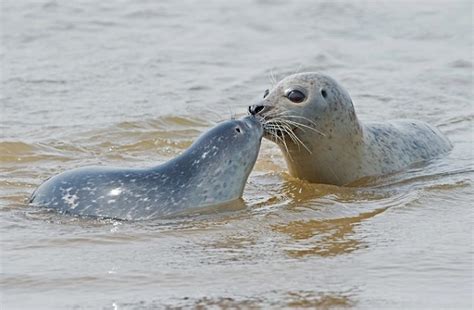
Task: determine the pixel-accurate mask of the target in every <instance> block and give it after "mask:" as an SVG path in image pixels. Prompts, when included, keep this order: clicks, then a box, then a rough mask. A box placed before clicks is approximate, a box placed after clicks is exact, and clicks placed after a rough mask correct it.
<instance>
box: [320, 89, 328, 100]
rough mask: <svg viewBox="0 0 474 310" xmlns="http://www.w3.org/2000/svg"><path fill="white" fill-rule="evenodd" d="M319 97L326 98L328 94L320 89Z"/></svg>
mask: <svg viewBox="0 0 474 310" xmlns="http://www.w3.org/2000/svg"><path fill="white" fill-rule="evenodd" d="M321 95H322V96H323V98H326V97H327V96H328V93H327V91H326V90H325V89H321Z"/></svg>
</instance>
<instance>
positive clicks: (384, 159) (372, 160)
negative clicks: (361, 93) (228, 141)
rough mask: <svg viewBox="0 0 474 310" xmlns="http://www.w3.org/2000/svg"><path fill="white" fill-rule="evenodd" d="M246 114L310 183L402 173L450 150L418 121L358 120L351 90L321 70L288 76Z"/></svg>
mask: <svg viewBox="0 0 474 310" xmlns="http://www.w3.org/2000/svg"><path fill="white" fill-rule="evenodd" d="M249 113H250V114H252V115H256V116H260V117H261V120H262V123H263V124H264V130H265V135H264V137H265V138H267V139H269V140H271V141H273V142H276V143H277V144H278V146H279V147H280V149H281V150H282V152H283V155H284V158H285V160H286V163H287V166H288V170H289V173H290V174H291V175H292V176H294V177H297V178H300V179H304V180H307V181H309V182H313V183H326V184H335V185H344V184H348V183H350V182H352V181H355V180H357V179H360V178H362V177H365V176H377V175H383V174H387V173H391V172H396V171H400V170H402V169H403V168H406V167H407V166H409V165H411V164H413V163H416V162H421V161H425V160H429V159H431V158H433V157H436V156H438V155H440V154H443V153H446V152H448V151H449V150H451V148H452V146H451V143H450V142H449V140H448V139H447V138H446V137H445V136H444V135H443V134H442V133H441V132H440V131H439V130H438V129H436V128H435V127H433V126H430V125H429V124H427V123H425V122H422V121H418V120H408V119H406V120H393V121H384V122H366V123H361V122H360V121H359V120H358V118H357V115H356V113H355V110H354V106H353V103H352V100H351V97H350V95H349V93H348V92H347V91H346V90H345V89H344V88H343V87H342V86H340V85H339V84H338V83H337V82H336V81H335V80H334V79H332V78H331V77H329V76H327V75H323V74H319V73H312V72H309V73H299V74H294V75H290V76H288V77H286V78H285V79H283V80H282V81H280V82H279V83H278V84H277V85H276V86H275V87H274V88H273V89H272V90H271V91H269V90H266V91H265V94H264V96H263V100H262V101H261V102H260V103H259V104H256V105H252V106H250V107H249Z"/></svg>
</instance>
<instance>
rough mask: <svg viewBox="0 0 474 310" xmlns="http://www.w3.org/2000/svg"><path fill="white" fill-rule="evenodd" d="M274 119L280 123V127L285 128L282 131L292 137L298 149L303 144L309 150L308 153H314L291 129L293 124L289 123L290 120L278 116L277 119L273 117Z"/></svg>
mask: <svg viewBox="0 0 474 310" xmlns="http://www.w3.org/2000/svg"><path fill="white" fill-rule="evenodd" d="M272 121H273V122H274V123H276V124H278V126H279V128H284V130H282V132H284V133H286V134H287V135H288V137H290V139H291V140H292V141H293V143H295V144H296V145H297V146H298V149H299V146H300V145H301V146H303V147H304V148H305V149H306V150H307V151H308V153H310V154H312V152H311V150H310V149H309V148H308V147H307V146H306V145H305V144H304V143H303V141H301V139H300V138H298V136H297V135H296V134H295V133H294V132H293V131H292V130H291V126H290V124H289V123H288V120H285V119H279V118H277V119H272Z"/></svg>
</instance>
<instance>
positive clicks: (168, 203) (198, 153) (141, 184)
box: [31, 116, 263, 220]
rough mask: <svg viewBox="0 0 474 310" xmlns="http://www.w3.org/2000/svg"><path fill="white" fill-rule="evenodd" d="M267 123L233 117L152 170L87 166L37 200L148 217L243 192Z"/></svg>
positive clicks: (73, 209) (100, 213)
mask: <svg viewBox="0 0 474 310" xmlns="http://www.w3.org/2000/svg"><path fill="white" fill-rule="evenodd" d="M262 136H263V128H262V125H261V124H260V122H258V121H257V120H256V119H255V117H253V116H250V117H245V118H243V119H241V120H229V121H226V122H223V123H220V124H218V125H217V126H215V127H214V128H212V129H210V130H209V131H208V132H206V133H204V134H203V135H202V136H201V137H200V138H199V139H198V140H197V141H196V142H194V143H193V144H192V145H191V147H190V148H189V149H188V150H186V151H185V152H184V153H183V154H181V155H179V156H178V157H176V158H174V159H172V160H170V161H168V162H166V163H164V164H162V165H159V166H156V167H151V168H148V169H131V168H128V169H123V168H112V167H84V168H78V169H74V170H70V171H66V172H64V173H61V174H59V175H57V176H54V177H52V178H51V179H49V180H47V181H46V182H44V183H43V184H42V185H40V187H39V188H38V189H37V190H36V191H35V192H34V193H33V196H32V198H31V204H33V205H35V206H41V207H47V208H51V209H56V210H58V211H60V212H64V213H70V214H77V215H83V216H97V217H107V218H116V219H128V220H144V219H153V218H159V217H163V216H167V215H171V214H174V213H178V212H182V211H185V210H187V209H190V208H200V207H205V206H210V205H216V204H221V203H225V202H228V201H232V200H235V199H238V198H240V197H241V196H242V193H243V190H244V186H245V183H246V181H247V178H248V176H249V174H250V171H251V170H252V168H253V166H254V164H255V161H256V159H257V156H258V152H259V148H260V142H261V138H262Z"/></svg>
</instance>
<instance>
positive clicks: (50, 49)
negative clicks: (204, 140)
mask: <svg viewBox="0 0 474 310" xmlns="http://www.w3.org/2000/svg"><path fill="white" fill-rule="evenodd" d="M1 15H2V16H1V20H2V25H1V28H2V43H1V47H2V49H1V51H0V53H1V54H0V57H1V66H2V69H1V75H2V89H1V104H2V108H1V109H2V113H1V130H2V137H1V142H0V162H1V168H0V169H1V170H0V214H1V217H0V236H1V242H2V244H1V283H0V285H1V293H2V295H1V305H2V309H60V308H74V309H100V308H103V309H154V308H162V307H166V306H169V307H212V306H213V307H217V308H218V307H241V308H251V307H257V308H258V307H264V308H281V307H310V308H322V309H328V308H345V307H347V308H355V309H367V308H372V309H388V308H392V309H411V308H412V309H421V308H426V309H435V308H458V309H469V308H471V307H472V305H473V299H472V298H473V265H472V262H473V239H472V233H473V230H472V222H473V211H472V203H471V202H470V201H472V199H473V197H472V196H473V195H472V192H473V191H472V179H473V175H474V173H473V167H472V163H473V156H472V155H473V154H472V134H473V131H472V124H473V123H472V121H473V115H474V113H473V110H472V99H473V94H472V86H473V83H472V37H473V36H472V35H473V33H472V4H471V3H470V2H469V1H462V2H458V1H449V2H448V1H446V2H432V1H426V2H418V1H416V3H412V2H404V1H385V2H377V4H376V3H375V2H374V3H372V2H366V1H364V2H362V1H358V2H337V3H334V2H333V1H320V2H317V3H315V2H314V1H294V2H293V3H290V2H288V1H264V0H260V1H238V2H237V1H235V2H234V1H232V2H225V3H224V2H222V1H206V2H205V3H202V1H201V2H197V1H184V2H183V1H180V2H175V1H160V2H159V3H158V2H153V1H139V2H136V1H135V2H129V1H117V2H104V3H102V2H96V1H83V2H80V3H78V2H75V3H69V2H64V3H59V2H56V1H13V0H7V1H3V2H2V9H1ZM301 71H322V72H325V73H327V74H329V75H331V76H333V77H334V78H336V79H337V80H339V81H340V82H341V83H342V84H343V85H344V86H345V87H346V88H347V89H348V90H349V92H350V93H351V95H352V97H353V99H354V102H355V106H356V110H357V113H358V114H359V117H360V118H361V119H363V120H384V119H390V118H408V117H409V118H417V119H422V120H425V121H428V122H430V123H432V124H434V125H437V126H439V127H440V129H441V130H442V131H443V132H445V133H446V134H447V136H448V137H449V139H450V140H451V141H452V142H453V144H454V149H453V151H452V152H451V153H450V154H449V155H448V156H447V157H443V158H439V159H436V160H433V161H432V162H430V163H428V164H427V165H426V166H415V167H412V168H410V169H409V170H407V171H403V172H400V173H397V174H394V175H390V176H386V177H383V178H373V179H367V180H363V181H361V182H359V184H358V185H359V186H358V187H351V188H349V187H337V186H329V185H317V184H309V183H306V182H302V181H299V180H297V179H294V178H292V177H290V176H289V175H288V174H287V173H286V172H285V170H286V169H285V163H284V161H283V159H282V156H281V154H280V152H279V149H278V148H277V147H276V146H275V145H273V144H271V143H270V142H268V141H264V143H263V145H262V149H261V152H260V156H259V159H258V161H257V164H256V167H255V169H254V171H253V173H252V174H251V176H250V178H249V182H248V185H247V187H246V190H245V193H244V197H243V201H241V202H237V203H235V204H233V205H231V206H229V207H227V208H224V209H222V210H214V211H215V212H212V211H213V210H211V211H210V212H207V213H205V214H193V215H188V216H185V217H181V218H178V219H169V220H162V221H151V222H120V221H113V220H91V219H81V218H74V217H67V216H61V215H57V214H54V213H48V212H44V211H41V210H36V209H32V208H29V207H27V206H26V205H25V201H26V200H27V198H28V196H29V195H30V194H31V192H32V191H33V190H34V188H35V187H36V186H38V185H39V184H40V183H41V182H42V180H44V179H45V178H47V177H49V176H51V175H53V174H56V173H59V172H61V171H63V170H66V169H70V168H74V167H79V166H85V165H89V164H93V165H97V164H103V165H115V166H134V167H138V166H150V165H154V164H157V163H160V162H164V161H166V160H168V159H170V158H172V157H174V156H176V155H177V154H179V153H180V152H182V151H183V150H185V149H186V148H187V147H188V146H189V145H190V144H191V143H192V141H194V139H196V137H197V136H198V135H199V134H200V133H202V132H204V131H205V130H206V129H207V128H209V127H210V126H212V125H213V124H215V123H216V122H219V121H221V120H223V119H227V118H229V117H230V116H231V115H233V114H237V115H241V114H244V113H245V110H246V106H247V105H249V104H252V103H254V102H256V101H257V100H258V99H259V98H260V97H261V96H262V95H263V91H264V90H265V89H266V88H269V87H271V76H272V75H275V76H276V78H277V79H280V78H282V77H284V76H285V75H287V74H290V73H293V72H301Z"/></svg>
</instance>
